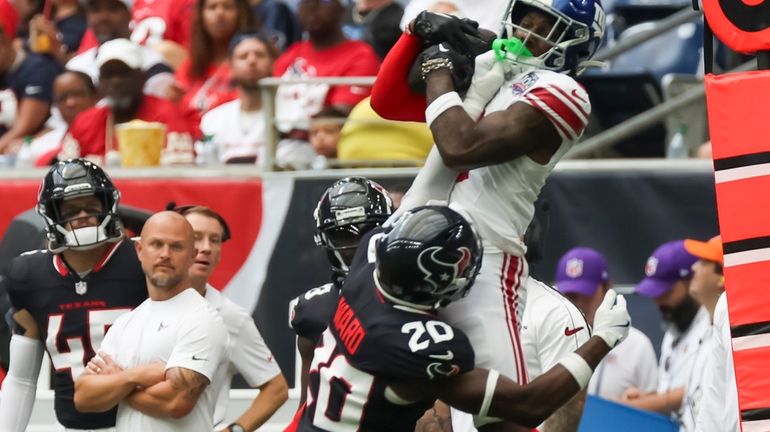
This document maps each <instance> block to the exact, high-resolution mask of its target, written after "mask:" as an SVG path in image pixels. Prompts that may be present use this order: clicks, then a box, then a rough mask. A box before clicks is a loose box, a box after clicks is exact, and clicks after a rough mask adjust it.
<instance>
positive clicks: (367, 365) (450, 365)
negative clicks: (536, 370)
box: [297, 206, 630, 432]
mask: <svg viewBox="0 0 770 432" xmlns="http://www.w3.org/2000/svg"><path fill="white" fill-rule="evenodd" d="M481 256H482V244H481V242H480V240H479V239H478V237H477V235H476V233H475V230H474V228H473V227H472V226H471V225H470V224H469V223H468V222H467V221H466V220H465V219H464V218H463V217H462V216H460V214H459V213H457V212H455V211H454V210H451V209H450V208H448V207H439V206H426V207H418V208H416V209H414V210H412V211H409V212H407V213H405V214H404V215H403V216H402V217H401V218H400V219H398V220H397V221H396V222H395V223H394V224H393V225H392V226H390V227H388V228H385V230H384V232H379V230H376V231H373V232H370V233H369V234H368V235H367V236H365V237H364V238H363V239H362V242H361V246H360V247H359V250H358V252H357V254H356V256H355V258H354V259H353V264H352V268H351V272H350V274H349V276H348V277H347V279H346V281H345V284H344V285H343V286H342V290H341V292H340V296H339V300H338V302H337V309H336V312H335V313H334V316H333V318H332V320H331V322H330V325H329V328H328V329H327V330H326V331H324V333H323V335H322V340H321V342H320V343H319V344H318V346H317V348H316V350H315V354H314V358H313V363H312V367H311V372H310V377H309V394H308V398H307V403H306V405H305V407H304V408H303V412H302V414H301V419H300V421H299V425H298V427H297V430H298V431H300V432H306V431H314V432H315V431H336V432H345V431H356V430H365V431H367V432H377V431H389V432H390V431H411V430H413V429H414V425H415V422H416V421H417V419H418V418H419V417H420V416H421V415H422V413H423V412H424V411H425V409H426V408H428V407H430V406H431V405H432V404H433V402H434V401H435V400H436V399H437V398H438V399H441V400H442V401H445V402H447V403H448V404H450V405H452V406H455V407H457V408H459V409H462V410H465V411H469V412H473V413H476V414H479V415H480V416H481V417H482V418H486V417H487V416H491V417H499V418H502V419H504V420H509V421H514V422H516V423H520V424H524V425H527V426H529V427H534V426H536V425H538V424H540V423H541V422H542V421H543V420H544V419H545V418H546V417H548V415H550V414H551V413H552V412H553V411H555V410H556V409H557V408H558V407H559V406H561V405H563V404H564V403H565V402H567V401H568V400H569V399H570V398H571V397H572V396H574V395H575V394H576V393H577V392H578V391H580V390H581V389H582V388H584V387H585V386H586V385H587V384H588V380H589V379H590V377H591V374H592V372H593V368H594V367H595V366H596V365H597V364H598V363H599V361H600V360H601V359H602V358H603V357H604V356H605V355H606V354H607V353H608V352H609V351H610V349H611V348H612V347H614V346H615V345H617V344H618V343H619V342H620V341H621V340H623V338H624V337H625V336H626V335H627V333H628V327H629V325H630V317H629V315H628V312H627V311H626V308H625V299H624V298H623V297H622V296H617V295H616V294H615V292H614V291H610V292H609V293H608V295H607V296H606V298H605V299H604V301H603V303H602V306H601V307H600V309H599V310H598V311H597V317H596V325H595V332H594V336H593V337H592V338H591V339H589V341H588V342H587V343H586V344H584V345H583V346H581V347H580V348H578V349H577V351H575V352H573V353H569V354H567V355H566V356H564V357H563V358H562V359H561V360H560V361H559V363H558V364H557V365H556V366H554V367H553V368H551V369H550V370H549V371H547V372H545V373H544V374H543V375H542V376H540V377H538V378H537V379H535V380H533V381H532V382H531V383H530V384H529V385H527V386H525V387H523V386H520V385H518V384H516V383H515V382H513V381H511V380H510V379H508V378H505V377H503V376H501V375H500V373H499V372H497V371H496V370H488V369H477V368H474V364H475V358H474V350H473V348H472V347H471V344H470V342H469V340H468V338H467V337H466V336H465V334H464V333H463V331H462V330H460V329H459V328H457V327H454V326H451V325H449V324H447V323H446V322H445V321H442V320H440V319H439V318H438V316H437V315H436V311H437V310H439V309H441V308H443V307H446V306H447V305H449V304H450V303H452V302H454V301H456V300H459V299H461V298H463V297H464V296H465V295H466V294H468V290H469V289H470V287H471V285H472V284H473V283H474V280H475V279H476V276H477V274H478V273H479V269H480V267H481V261H482V259H481Z"/></svg>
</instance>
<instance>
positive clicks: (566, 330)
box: [564, 327, 583, 336]
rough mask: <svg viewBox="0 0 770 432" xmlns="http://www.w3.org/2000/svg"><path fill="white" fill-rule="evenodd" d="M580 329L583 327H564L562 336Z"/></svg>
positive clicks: (570, 334)
mask: <svg viewBox="0 0 770 432" xmlns="http://www.w3.org/2000/svg"><path fill="white" fill-rule="evenodd" d="M580 330H583V327H575V328H573V329H571V328H569V327H564V336H572V335H573V334H575V333H577V332H579V331H580Z"/></svg>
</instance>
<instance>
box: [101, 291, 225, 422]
mask: <svg viewBox="0 0 770 432" xmlns="http://www.w3.org/2000/svg"><path fill="white" fill-rule="evenodd" d="M229 349H230V344H229V338H228V336H227V330H226V329H225V325H224V323H223V322H222V318H220V317H219V314H218V313H217V312H216V311H215V310H214V308H213V307H211V306H210V305H209V303H208V302H207V301H206V300H204V299H203V297H202V296H201V295H200V294H198V292H197V291H195V290H194V289H193V288H188V289H186V290H184V291H182V292H181V293H179V294H177V295H176V296H174V297H172V298H170V299H168V300H165V301H154V300H151V299H147V300H145V301H144V302H143V303H142V304H140V305H139V306H138V307H137V308H136V309H134V310H133V311H131V312H129V313H126V314H124V315H122V316H121V317H120V318H118V320H117V321H116V322H115V324H114V325H113V326H112V327H110V329H109V331H107V335H106V336H105V337H104V341H103V342H102V345H101V348H100V350H101V351H104V352H105V353H107V354H109V355H110V356H111V357H112V358H113V359H115V362H116V363H117V364H118V365H120V367H122V368H124V369H125V368H131V367H135V366H139V365H145V364H149V363H153V362H164V363H166V370H168V369H171V368H175V367H181V368H185V369H190V370H193V371H195V372H198V373H200V374H202V375H204V376H205V377H206V378H208V379H209V380H210V385H208V386H207V387H206V389H205V390H204V391H203V393H202V394H201V395H200V397H199V398H198V402H197V403H196V404H195V407H194V408H193V410H192V411H191V412H190V414H188V415H187V416H185V417H183V418H181V419H178V420H174V419H161V418H155V417H150V416H148V415H145V414H143V413H142V412H140V411H137V410H135V409H133V408H131V407H130V406H129V405H128V404H125V403H121V404H119V405H118V417H117V423H116V430H117V432H122V431H126V432H134V431H153V432H176V431H180V432H181V431H184V432H196V431H200V432H211V430H212V427H213V425H214V422H213V415H214V403H215V396H216V391H217V389H219V388H220V387H221V383H220V382H218V381H216V380H215V379H214V378H215V372H216V370H217V368H218V367H220V363H222V362H226V361H227V358H228V356H229Z"/></svg>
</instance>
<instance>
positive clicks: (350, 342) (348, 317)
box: [333, 297, 366, 354]
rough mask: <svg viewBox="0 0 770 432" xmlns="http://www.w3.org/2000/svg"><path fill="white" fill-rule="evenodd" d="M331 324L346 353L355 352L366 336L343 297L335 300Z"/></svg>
mask: <svg viewBox="0 0 770 432" xmlns="http://www.w3.org/2000/svg"><path fill="white" fill-rule="evenodd" d="M333 324H334V328H335V330H337V333H338V334H339V338H340V341H341V342H342V346H344V347H345V351H347V352H348V354H355V353H356V351H358V347H359V346H361V342H362V341H363V340H364V337H365V336H366V330H364V328H363V327H362V326H361V322H360V321H359V320H358V318H356V315H355V314H354V313H353V309H352V308H351V307H350V305H348V303H347V302H346V301H345V298H344V297H340V300H339V302H337V312H335V313H334V320H333Z"/></svg>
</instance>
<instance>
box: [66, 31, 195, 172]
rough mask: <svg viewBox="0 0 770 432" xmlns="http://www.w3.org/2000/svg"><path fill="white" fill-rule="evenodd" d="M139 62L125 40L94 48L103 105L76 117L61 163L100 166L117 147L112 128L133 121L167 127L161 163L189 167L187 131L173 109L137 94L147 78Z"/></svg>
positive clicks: (133, 47)
mask: <svg viewBox="0 0 770 432" xmlns="http://www.w3.org/2000/svg"><path fill="white" fill-rule="evenodd" d="M143 61H144V60H143V59H142V51H141V49H140V46H139V45H137V44H136V43H134V42H131V41H129V40H127V39H114V40H111V41H109V42H105V43H104V44H102V45H101V47H99V54H98V55H97V57H96V63H97V65H98V66H99V89H100V90H101V93H102V95H104V97H105V100H106V104H102V105H101V106H97V107H95V108H91V109H88V110H86V111H83V112H82V113H80V114H78V116H77V117H76V118H75V121H74V122H73V123H72V125H71V126H70V129H69V132H68V133H67V136H66V137H65V138H64V140H63V142H62V148H61V151H60V153H59V158H60V159H67V158H71V157H87V158H89V159H92V160H94V161H95V162H97V163H98V162H104V160H105V155H106V154H108V153H109V152H110V151H112V150H116V149H117V148H118V142H117V136H116V134H115V133H114V127H115V125H116V124H119V123H125V122H128V121H131V120H135V119H136V120H144V121H147V122H159V123H163V124H165V125H166V143H165V146H164V149H163V152H162V154H161V164H163V165H169V164H191V163H193V160H194V154H193V144H192V133H191V131H190V127H189V126H188V124H187V123H186V122H185V121H184V119H183V118H182V115H181V113H180V112H179V110H178V108H177V107H176V106H175V105H174V104H173V103H171V102H169V101H167V100H165V99H160V98H157V97H154V96H150V95H147V94H145V93H143V92H142V88H143V86H144V81H145V79H146V72H144V71H143V70H142V64H143ZM108 162H109V160H108Z"/></svg>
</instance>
